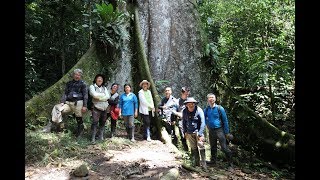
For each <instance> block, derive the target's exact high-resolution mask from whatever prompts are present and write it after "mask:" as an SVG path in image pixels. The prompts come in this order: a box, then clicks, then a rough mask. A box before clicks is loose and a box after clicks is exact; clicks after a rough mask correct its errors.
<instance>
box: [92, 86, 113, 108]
mask: <svg viewBox="0 0 320 180" xmlns="http://www.w3.org/2000/svg"><path fill="white" fill-rule="evenodd" d="M89 93H90V95H91V96H92V103H93V105H94V107H96V108H97V109H99V110H101V111H105V110H106V109H107V107H108V106H109V103H108V99H109V98H110V93H109V91H108V89H107V88H106V87H105V86H100V87H99V86H97V84H92V85H90V87H89Z"/></svg>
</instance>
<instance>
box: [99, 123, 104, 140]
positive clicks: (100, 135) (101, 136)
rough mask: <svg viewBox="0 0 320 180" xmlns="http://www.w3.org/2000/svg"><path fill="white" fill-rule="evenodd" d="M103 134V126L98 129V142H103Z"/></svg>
mask: <svg viewBox="0 0 320 180" xmlns="http://www.w3.org/2000/svg"><path fill="white" fill-rule="evenodd" d="M103 133H104V126H102V127H100V128H99V140H101V141H102V140H104V138H103Z"/></svg>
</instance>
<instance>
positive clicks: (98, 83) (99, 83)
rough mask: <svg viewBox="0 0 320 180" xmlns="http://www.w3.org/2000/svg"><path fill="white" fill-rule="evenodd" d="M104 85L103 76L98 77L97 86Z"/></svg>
mask: <svg viewBox="0 0 320 180" xmlns="http://www.w3.org/2000/svg"><path fill="white" fill-rule="evenodd" d="M102 83H103V79H102V77H101V76H99V77H97V79H96V84H97V85H98V86H101V84H102Z"/></svg>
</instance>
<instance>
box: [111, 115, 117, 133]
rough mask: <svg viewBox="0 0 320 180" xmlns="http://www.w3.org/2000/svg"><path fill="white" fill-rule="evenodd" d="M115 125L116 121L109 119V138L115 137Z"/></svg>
mask: <svg viewBox="0 0 320 180" xmlns="http://www.w3.org/2000/svg"><path fill="white" fill-rule="evenodd" d="M116 123H117V121H115V120H113V119H111V137H114V136H116V126H117V125H116Z"/></svg>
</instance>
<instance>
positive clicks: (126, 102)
mask: <svg viewBox="0 0 320 180" xmlns="http://www.w3.org/2000/svg"><path fill="white" fill-rule="evenodd" d="M119 108H120V109H121V115H122V116H132V115H134V112H135V110H138V99H137V96H136V95H135V94H133V93H131V92H130V93H129V94H128V95H127V94H126V93H123V94H121V96H120V98H119Z"/></svg>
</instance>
